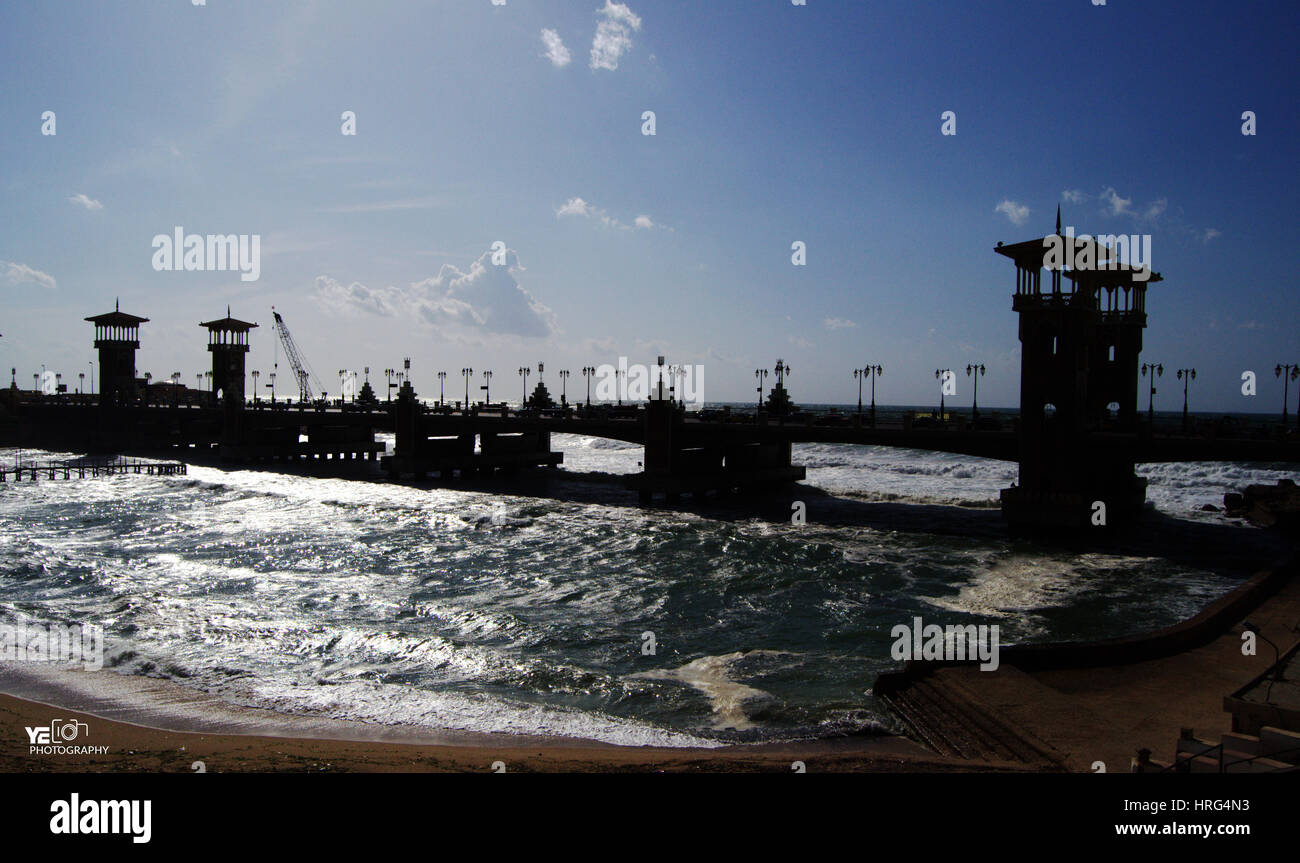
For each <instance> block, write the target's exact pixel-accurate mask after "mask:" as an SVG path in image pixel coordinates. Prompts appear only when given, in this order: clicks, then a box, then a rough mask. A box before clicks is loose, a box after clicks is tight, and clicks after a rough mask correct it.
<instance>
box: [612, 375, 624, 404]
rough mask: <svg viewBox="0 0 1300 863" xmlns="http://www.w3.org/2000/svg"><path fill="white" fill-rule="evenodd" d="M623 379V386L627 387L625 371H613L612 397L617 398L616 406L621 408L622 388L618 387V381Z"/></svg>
mask: <svg viewBox="0 0 1300 863" xmlns="http://www.w3.org/2000/svg"><path fill="white" fill-rule="evenodd" d="M619 378H622V379H623V386H626V385H627V370H626V369H614V395H615V397H617V398H618V406H619V407H622V406H623V386H619V383H618V379H619Z"/></svg>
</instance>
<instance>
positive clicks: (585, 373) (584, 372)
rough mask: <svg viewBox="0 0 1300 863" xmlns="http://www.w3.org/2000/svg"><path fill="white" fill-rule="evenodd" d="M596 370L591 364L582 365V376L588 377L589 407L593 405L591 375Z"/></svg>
mask: <svg viewBox="0 0 1300 863" xmlns="http://www.w3.org/2000/svg"><path fill="white" fill-rule="evenodd" d="M595 373H596V370H595V369H594V368H593V367H591V366H583V367H582V376H583V377H584V378H586V379H587V407H591V376H592V375H594V374H595Z"/></svg>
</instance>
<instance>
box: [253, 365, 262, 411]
mask: <svg viewBox="0 0 1300 863" xmlns="http://www.w3.org/2000/svg"><path fill="white" fill-rule="evenodd" d="M261 374H262V373H261V372H259V371H258V370H257V369H253V404H257V402H258V399H257V379H258V377H260V376H261Z"/></svg>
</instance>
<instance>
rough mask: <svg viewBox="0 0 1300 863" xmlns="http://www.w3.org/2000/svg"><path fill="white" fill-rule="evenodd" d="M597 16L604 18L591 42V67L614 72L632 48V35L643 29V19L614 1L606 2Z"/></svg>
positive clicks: (625, 5) (624, 4) (622, 4)
mask: <svg viewBox="0 0 1300 863" xmlns="http://www.w3.org/2000/svg"><path fill="white" fill-rule="evenodd" d="M596 14H598V15H601V16H603V20H602V21H601V22H600V23H599V24H597V25H596V35H595V36H594V37H593V38H592V40H591V63H590V66H591V68H592V69H608V70H609V71H611V72H612V71H614V70H615V69H617V68H618V61H619V60H620V59H621V58H622V57H623V55H624V54H626V53H627V52H628V50H629V49H630V48H631V47H632V33H633V31H636V30H640V29H641V19H640V17H638V16H637V15H636V14H635V13H634V12H633V11H632V10H631V9H629V8H628V7H627V4H626V3H615V2H613V0H605V8H604V9H600V10H598V11H597V13H596Z"/></svg>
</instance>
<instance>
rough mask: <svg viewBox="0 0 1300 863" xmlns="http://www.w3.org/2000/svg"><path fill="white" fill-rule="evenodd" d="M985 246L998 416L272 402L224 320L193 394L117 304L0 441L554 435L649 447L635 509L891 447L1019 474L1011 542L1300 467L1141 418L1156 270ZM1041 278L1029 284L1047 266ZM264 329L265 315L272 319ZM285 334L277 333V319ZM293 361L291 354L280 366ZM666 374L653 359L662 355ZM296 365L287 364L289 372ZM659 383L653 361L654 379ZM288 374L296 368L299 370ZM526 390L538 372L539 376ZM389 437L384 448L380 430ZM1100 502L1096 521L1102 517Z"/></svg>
mask: <svg viewBox="0 0 1300 863" xmlns="http://www.w3.org/2000/svg"><path fill="white" fill-rule="evenodd" d="M1061 243H1069V244H1072V246H1071V247H1072V248H1074V249H1075V250H1076V255H1075V256H1069V257H1068V259H1069V260H1078V255H1077V252H1079V251H1085V252H1086V253H1087V254H1088V255H1090V256H1091V260H1092V261H1093V262H1094V263H1095V265H1096V268H1095V269H1066V268H1064V267H1062V266H1048V265H1047V263H1046V260H1047V259H1046V255H1045V251H1044V250H1045V249H1047V248H1050V247H1052V246H1053V245H1054V244H1061ZM995 251H996V252H997V253H998V254H1000V255H1003V256H1005V257H1007V258H1009V259H1011V260H1012V262H1013V263H1014V264H1015V269H1016V289H1015V293H1014V295H1013V301H1012V310H1013V311H1015V312H1016V313H1017V314H1018V315H1019V316H1020V342H1021V348H1022V352H1021V356H1022V360H1021V384H1020V392H1021V404H1020V412H1019V416H1017V417H1015V418H1014V419H1011V420H1010V421H1006V420H1000V419H998V418H996V417H988V416H985V417H982V418H981V417H979V416H978V415H977V414H975V413H974V412H972V415H971V416H970V417H969V418H964V417H958V416H953V415H951V414H949V413H948V412H946V411H942V410H941V411H940V413H939V415H938V416H933V415H932V416H905V417H904V418H903V420H902V422H901V423H892V424H889V423H881V424H877V423H876V422H875V418H874V411H873V413H872V415H871V417H870V419H867V418H864V417H863V415H862V414H861V413H859V414H857V415H831V416H827V415H816V414H812V413H809V412H806V411H800V410H799V409H798V408H797V407H796V406H795V405H794V403H793V400H792V398H791V396H790V393H789V391H788V390H787V389H786V387H785V381H784V376H783V374H782V372H783V371H784V370H785V366H784V363H782V362H780V361H778V363H777V366H776V369H775V371H776V381H777V382H776V384H775V386H774V387H773V388H772V390H771V393H770V395H769V396H768V398H767V399H766V401H765V402H763V403H762V404H761V406H760V407H758V408H757V409H756V410H755V412H754V413H743V414H742V413H739V412H736V413H732V412H730V411H728V410H721V411H690V410H687V408H686V405H685V404H684V402H683V401H682V400H680V399H678V398H677V397H676V393H675V391H674V390H673V388H672V387H667V388H665V386H664V379H663V377H662V376H661V378H660V381H659V383H658V386H657V387H652V388H651V392H650V398H648V399H647V400H646V401H644V402H642V403H640V404H636V405H628V406H622V405H619V406H614V405H609V404H599V405H590V404H570V403H568V401H567V399H562V400H561V403H560V404H556V403H555V401H554V400H553V399H552V398H551V396H550V393H549V392H548V391H547V389H546V386H545V384H544V383H542V382H540V381H539V382H538V384H537V387H536V389H535V390H534V391H533V393H532V395H531V396H530V397H529V398H528V399H527V400H526V401H525V402H524V404H523V405H522V406H521V407H519V408H512V407H509V406H506V405H490V404H478V405H460V403H457V405H456V407H451V406H448V405H446V404H443V403H439V404H426V403H425V402H423V401H422V400H421V399H420V398H419V397H418V395H417V393H416V392H415V391H414V389H413V387H412V385H411V382H410V380H409V379H407V380H406V381H405V382H404V383H402V384H401V386H400V387H399V388H398V393H397V396H396V398H393V399H391V400H388V401H383V402H381V401H380V400H379V399H377V398H376V397H375V395H374V392H373V390H372V389H371V388H370V385H369V382H368V381H367V383H366V385H365V387H363V389H362V391H361V393H360V394H359V395H358V396H357V397H356V399H355V400H354V401H353V402H351V403H344V402H343V401H342V400H339V401H336V402H332V403H327V402H325V401H324V400H317V401H314V402H309V401H306V400H301V399H300V400H299V401H298V402H297V403H291V402H284V401H280V402H275V401H271V402H268V401H266V400H264V399H260V398H258V397H257V395H256V394H254V397H253V398H252V399H251V400H250V399H249V398H248V397H247V395H246V392H245V383H244V381H245V367H244V366H245V356H246V354H247V353H248V349H249V348H248V339H247V336H248V332H249V330H250V329H252V328H253V327H256V326H257V324H255V323H250V322H247V321H241V320H238V319H236V318H233V317H231V315H230V313H229V310H227V314H226V317H224V318H221V319H217V320H213V321H208V322H205V323H203V324H201V326H202V327H204V328H206V329H207V330H208V350H209V352H210V353H211V354H212V365H213V370H212V372H211V379H212V381H213V384H212V386H211V387H210V389H209V390H208V391H203V390H191V389H189V388H188V387H185V386H183V385H181V384H180V383H179V380H177V379H176V378H173V379H172V380H170V381H169V382H161V383H153V382H152V381H150V380H148V379H139V378H137V377H136V374H135V352H136V350H137V349H138V347H139V327H140V325H141V324H143V323H146V322H147V320H148V319H147V318H142V317H139V316H136V315H130V314H127V313H124V312H122V311H121V310H120V308H115V309H114V311H112V312H108V313H105V314H102V315H95V316H92V317H89V318H87V319H86V320H88V321H90V322H91V323H93V324H94V325H95V342H94V344H95V347H96V349H97V350H98V351H99V357H100V363H99V368H100V381H101V389H100V393H99V395H98V397H97V398H96V397H94V396H80V395H73V394H56V395H53V396H50V395H46V394H43V393H41V392H38V391H33V392H24V391H20V390H18V389H17V386H16V383H14V384H11V387H10V389H9V390H7V391H4V390H0V408H3V413H2V414H0V442H3V443H5V444H7V445H10V446H31V447H39V448H46V449H50V448H64V449H68V450H74V451H112V452H122V451H135V452H140V451H155V452H157V451H161V452H165V453H169V454H173V455H174V454H176V453H184V452H198V453H204V454H206V455H209V456H216V457H219V458H221V459H222V460H224V461H226V462H229V463H232V464H246V465H252V464H266V463H272V464H274V463H285V464H289V463H296V464H301V463H304V462H320V461H328V462H336V461H337V462H377V463H378V465H379V468H380V469H381V470H382V471H384V472H385V473H386V474H387V475H388V476H389V477H390V478H392V479H395V480H398V479H402V478H406V477H416V478H422V477H427V476H431V475H436V476H438V477H439V478H440V479H450V478H452V477H457V476H466V475H473V474H483V473H494V472H497V471H507V472H512V471H515V470H519V469H523V468H532V467H554V466H556V465H559V464H561V463H562V462H563V457H564V456H563V453H562V452H557V451H555V450H554V449H553V448H552V435H553V434H573V435H583V436H590V437H600V438H608V439H612V440H620V441H625V442H628V443H632V444H637V445H641V446H643V447H644V448H645V455H644V458H643V470H642V471H641V472H640V473H638V474H635V475H633V476H631V477H629V478H628V481H627V483H628V486H629V487H630V488H633V489H635V490H637V491H638V493H639V496H640V499H641V500H642V501H645V502H649V501H651V500H652V499H653V498H654V497H655V496H656V495H662V496H664V497H665V498H666V499H667V500H669V501H673V500H676V499H677V498H679V497H680V496H681V495H682V494H694V495H705V494H710V493H728V492H731V491H734V490H747V489H758V488H765V487H773V486H783V485H788V484H789V483H793V482H797V481H800V480H803V479H805V476H806V472H805V469H804V468H803V467H802V466H799V465H796V464H794V463H793V461H792V446H793V445H794V444H797V443H814V442H815V443H834V444H847V445H864V446H888V447H905V448H910V449H917V450H929V451H936V452H947V453H954V454H958V455H967V456H977V457H981V458H992V459H1001V460H1004V461H1014V462H1016V463H1017V464H1018V465H1019V482H1018V483H1016V484H1014V485H1013V486H1012V487H1011V488H1009V489H1005V490H1003V492H1002V501H1001V503H1002V510H1003V513H1004V515H1005V516H1006V519H1007V521H1008V523H1009V526H1010V527H1011V528H1012V529H1013V530H1016V531H1036V530H1043V529H1064V530H1089V529H1094V528H1096V527H1098V526H1103V525H1107V524H1113V523H1115V522H1116V521H1124V522H1129V523H1131V522H1132V520H1133V519H1132V518H1131V516H1134V515H1136V514H1137V513H1138V512H1140V510H1141V508H1142V506H1143V503H1144V501H1145V480H1143V479H1142V478H1141V477H1139V476H1137V475H1136V473H1135V470H1134V468H1135V465H1136V464H1139V463H1147V462H1171V461H1244V462H1264V463H1289V464H1297V463H1300V438H1297V437H1296V436H1294V435H1289V434H1288V432H1287V430H1286V429H1285V427H1283V428H1282V429H1280V430H1279V429H1277V428H1276V427H1274V428H1272V429H1267V428H1257V429H1242V428H1235V427H1231V426H1225V425H1222V424H1215V425H1201V426H1199V427H1197V428H1194V429H1192V428H1188V427H1183V428H1181V429H1178V430H1171V429H1159V428H1156V427H1155V426H1154V425H1153V423H1152V422H1151V421H1150V417H1147V418H1145V419H1144V418H1143V417H1142V415H1141V413H1140V412H1139V410H1138V404H1137V394H1138V357H1139V354H1140V352H1141V346H1142V344H1141V343H1142V330H1143V329H1144V328H1145V327H1146V322H1147V318H1146V305H1145V294H1146V289H1147V287H1148V286H1149V285H1152V284H1155V283H1158V282H1160V281H1162V279H1161V276H1160V274H1159V273H1151V272H1149V271H1140V270H1134V269H1132V268H1129V267H1127V266H1125V265H1124V264H1123V263H1122V262H1119V261H1117V260H1115V259H1114V258H1113V257H1112V256H1111V255H1112V250H1110V249H1109V248H1108V247H1106V246H1103V245H1100V244H1097V243H1095V242H1094V241H1091V240H1087V241H1084V240H1081V239H1079V238H1076V237H1074V236H1072V235H1071V236H1062V235H1061V234H1060V216H1059V213H1058V217H1057V230H1056V233H1055V234H1051V235H1048V236H1047V237H1043V238H1041V239H1038V240H1030V241H1027V242H1023V243H1018V244H1014V245H1010V246H1004V245H1002V244H1001V243H999V244H998V246H997V248H996V249H995ZM1044 272H1046V273H1047V274H1048V279H1047V286H1046V289H1044V284H1043V278H1042V276H1043V273H1044ZM277 318H278V315H277ZM277 326H278V327H279V328H280V329H281V331H282V334H283V336H284V337H285V338H288V335H287V328H284V326H283V322H282V321H277ZM295 357H296V353H295ZM660 362H661V365H662V359H661V361H660ZM296 366H297V360H296V359H295V367H296ZM661 371H662V368H661ZM299 375H300V377H301V376H302V375H303V373H302V372H301V371H300V372H299ZM539 377H540V375H539ZM383 432H387V433H391V434H393V435H394V438H395V443H394V451H393V453H392V454H391V455H386V454H385V453H386V447H385V445H384V443H383V442H381V441H379V440H377V439H376V435H377V434H379V433H383ZM1098 504H1102V510H1103V511H1104V512H1105V516H1103V518H1102V519H1101V522H1100V523H1099V521H1098V519H1097V512H1098Z"/></svg>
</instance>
